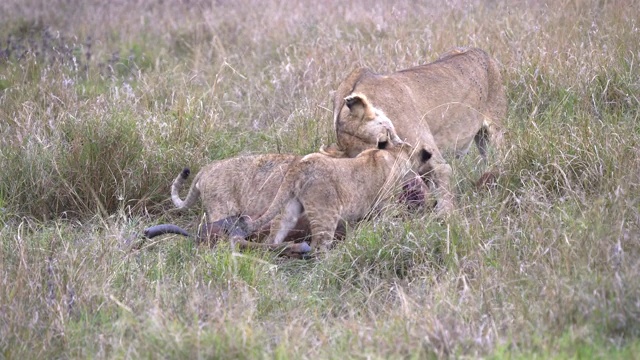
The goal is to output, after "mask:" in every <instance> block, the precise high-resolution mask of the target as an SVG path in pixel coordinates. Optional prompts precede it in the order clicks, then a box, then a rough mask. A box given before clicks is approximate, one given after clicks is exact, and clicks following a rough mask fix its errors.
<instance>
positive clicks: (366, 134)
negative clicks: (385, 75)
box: [337, 93, 402, 157]
mask: <svg viewBox="0 0 640 360" xmlns="http://www.w3.org/2000/svg"><path fill="white" fill-rule="evenodd" d="M344 101H345V105H346V106H347V108H348V109H349V113H348V114H347V118H346V119H345V121H343V122H341V124H343V125H342V127H341V128H340V129H339V131H337V139H338V146H339V147H340V149H345V150H344V154H345V155H346V156H348V157H355V156H356V155H358V154H359V153H360V152H362V151H364V150H366V149H370V148H372V147H374V146H375V145H374V144H378V146H377V147H378V148H385V147H386V146H387V145H388V144H391V145H393V144H400V143H401V142H402V140H401V139H400V137H398V134H397V133H396V130H395V128H394V127H393V123H392V122H391V120H389V118H388V117H387V116H386V115H385V114H384V112H382V110H380V109H377V108H375V107H374V106H372V105H371V103H370V102H369V100H368V99H367V97H366V96H365V95H364V94H360V93H353V94H351V95H349V96H347V97H346V98H344Z"/></svg>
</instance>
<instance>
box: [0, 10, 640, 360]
mask: <svg viewBox="0 0 640 360" xmlns="http://www.w3.org/2000/svg"><path fill="white" fill-rule="evenodd" d="M638 9H640V2H638V1H606V0H593V1H590V0H584V1H582V0H574V1H564V2H560V1H557V2H556V1H549V2H547V3H545V2H544V1H517V0H502V1H486V2H485V1H473V0H470V1H464V0H460V1H423V2H419V1H408V0H406V1H405V0H401V1H397V2H392V1H379V2H372V1H364V0H354V1H334V0H323V1H308V0H302V1H297V2H291V1H279V0H268V1H258V0H235V1H225V0H221V1H201V0H192V1H187V0H184V1H178V0H167V1H150V0H133V1H98V0H87V1H81V0H47V1H44V0H4V1H2V2H0V358H7V359H43V358H229V359H236V358H252V359H253V358H278V359H298V358H442V357H445V358H446V357H455V358H459V357H468V358H477V357H483V358H496V359H501V358H549V357H552V358H594V357H595V358H632V357H633V356H634V354H637V353H639V352H640V340H639V339H638V336H639V335H640V281H639V278H640V242H639V241H640V110H639V109H640V10H638ZM453 46H477V47H481V48H483V49H485V50H487V51H488V52H489V53H490V54H492V55H493V56H494V57H495V58H496V59H497V60H498V61H499V63H500V64H501V66H502V73H503V79H504V85H505V87H506V90H507V95H508V101H509V111H508V117H507V119H505V124H506V128H507V129H508V134H507V137H506V147H505V149H504V150H503V151H499V152H495V153H494V154H493V155H492V157H491V158H490V161H489V164H486V165H485V164H482V163H481V162H480V161H479V159H478V154H477V151H476V150H475V149H474V150H472V152H471V153H470V154H469V155H468V156H467V157H465V158H462V159H458V160H456V159H451V162H452V164H453V167H454V179H455V187H454V188H455V191H456V201H457V204H456V205H457V206H456V210H455V212H454V213H453V214H452V216H451V217H450V218H448V219H447V220H446V221H439V220H438V219H436V218H435V217H434V215H433V213H431V212H429V211H426V212H420V213H410V214H406V213H402V211H401V209H398V210H397V211H395V210H393V209H391V210H392V211H389V212H388V213H385V214H382V215H380V216H378V217H376V218H375V219H373V220H370V221H365V222H363V223H361V224H359V225H358V226H356V227H352V228H350V229H349V235H348V237H347V239H346V241H345V242H343V243H341V244H339V245H338V246H337V247H336V248H335V249H333V250H332V251H331V252H330V253H329V254H328V255H327V256H326V257H324V258H322V259H321V260H314V261H301V260H292V261H286V260H283V259H280V258H276V257H274V256H273V255H271V254H265V253H261V252H243V253H236V252H234V251H232V250H231V249H230V248H229V246H228V245H225V244H221V245H219V246H217V247H216V248H215V249H210V248H208V247H198V246H196V245H194V244H193V242H192V241H189V240H186V239H185V238H181V237H178V236H163V237H159V238H154V239H153V241H147V242H142V241H141V240H139V239H138V238H136V234H138V233H139V232H140V231H141V230H142V229H143V228H145V227H146V226H149V225H153V224H157V223H161V222H173V223H177V224H180V225H182V226H184V227H186V228H188V229H191V230H193V229H195V228H196V226H197V224H198V222H199V220H200V218H201V216H202V208H201V207H198V208H195V209H193V210H191V211H188V212H184V213H179V212H176V211H172V207H173V205H172V204H171V201H170V198H169V187H170V184H171V181H172V179H173V178H174V177H175V176H176V175H177V174H178V173H179V172H180V170H181V169H182V168H183V167H184V166H189V167H191V169H192V170H193V171H194V172H195V171H197V170H198V169H199V168H200V167H201V166H203V165H204V164H206V163H208V162H210V161H212V160H214V159H222V158H227V157H231V156H235V155H239V154H250V153H266V152H286V153H296V154H306V153H309V152H313V151H316V150H317V149H318V148H319V147H320V146H321V145H322V144H328V143H331V142H332V141H334V140H335V134H334V132H333V124H332V119H331V110H332V104H331V94H332V90H333V89H335V88H336V87H337V85H338V84H339V82H340V81H341V80H342V79H343V78H344V77H345V76H346V75H347V74H348V73H349V72H350V71H351V70H352V69H353V68H355V67H356V66H360V65H366V66H369V67H371V68H372V69H374V70H376V71H378V72H388V71H393V70H396V69H400V68H405V67H409V66H412V65H417V64H423V63H426V62H430V61H433V60H435V59H436V58H437V56H438V54H439V53H442V52H444V51H446V50H448V49H450V48H451V47H453ZM486 167H495V168H497V169H500V176H499V177H498V179H497V185H496V186H495V187H494V188H492V189H489V190H478V189H476V188H475V187H474V182H475V180H476V179H478V178H479V177H480V175H481V174H482V172H483V171H484V168H486Z"/></svg>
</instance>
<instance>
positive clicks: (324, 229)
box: [307, 209, 340, 251]
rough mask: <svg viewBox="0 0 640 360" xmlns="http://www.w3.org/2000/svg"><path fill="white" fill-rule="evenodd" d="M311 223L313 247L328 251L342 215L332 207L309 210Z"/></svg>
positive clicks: (308, 214)
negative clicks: (331, 208) (332, 209)
mask: <svg viewBox="0 0 640 360" xmlns="http://www.w3.org/2000/svg"><path fill="white" fill-rule="evenodd" d="M307 216H308V217H309V221H310V223H311V248H312V249H313V250H314V251H315V250H320V251H326V250H328V249H329V246H330V245H331V243H332V242H333V238H334V237H335V235H336V230H337V228H338V225H339V224H340V215H339V214H338V213H336V212H333V211H331V210H330V209H322V210H317V211H308V212H307Z"/></svg>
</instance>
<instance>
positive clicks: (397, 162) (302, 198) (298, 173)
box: [248, 145, 430, 249]
mask: <svg viewBox="0 0 640 360" xmlns="http://www.w3.org/2000/svg"><path fill="white" fill-rule="evenodd" d="M429 157H430V154H428V153H426V152H425V151H422V152H421V153H419V154H416V153H414V152H413V149H411V147H410V146H408V145H400V146H393V147H391V148H389V149H388V150H378V149H369V150H365V151H364V152H362V153H360V154H358V155H357V156H356V157H355V158H334V157H330V156H327V155H325V154H322V153H314V154H310V155H307V156H305V157H304V158H303V159H302V160H300V161H299V162H298V163H296V164H295V165H293V166H292V167H291V168H290V169H289V171H288V172H287V174H286V176H285V178H284V180H283V182H282V185H281V186H280V189H279V190H278V193H277V195H276V196H275V199H274V200H273V202H272V203H271V205H270V206H269V209H268V210H267V211H266V212H265V213H264V214H263V215H262V216H261V217H260V218H258V219H254V220H253V221H251V220H250V221H249V222H248V229H249V231H253V230H255V229H259V228H261V227H263V226H264V225H265V224H267V223H270V222H272V221H273V220H274V219H275V218H276V216H277V215H279V214H280V215H281V216H280V217H279V219H277V220H276V221H273V222H272V228H271V232H270V235H269V239H270V240H268V242H271V243H273V244H279V243H281V242H282V241H283V239H284V237H285V235H286V234H287V233H288V231H289V229H290V228H291V227H292V226H293V225H295V224H296V222H297V221H298V219H299V218H300V217H302V216H304V217H306V218H307V219H308V220H309V223H310V225H311V248H312V249H318V248H322V249H324V248H326V247H327V246H328V244H329V243H330V242H331V240H332V238H333V236H334V232H335V230H336V227H337V226H338V224H339V223H340V222H353V221H357V220H360V219H362V218H364V217H365V216H366V215H367V214H368V213H369V212H371V211H372V210H373V209H374V207H376V205H378V206H381V205H382V204H384V203H385V202H386V201H387V200H389V199H390V198H391V197H392V195H393V194H395V193H396V192H395V191H394V187H398V186H400V185H401V184H402V183H403V182H406V180H407V179H410V178H412V177H413V178H415V176H416V175H415V173H414V172H413V169H417V168H419V167H420V166H421V165H423V163H424V162H426V161H428V159H429Z"/></svg>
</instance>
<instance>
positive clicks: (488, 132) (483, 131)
mask: <svg viewBox="0 0 640 360" xmlns="http://www.w3.org/2000/svg"><path fill="white" fill-rule="evenodd" d="M473 140H474V141H475V143H476V146H477V147H478V152H479V153H480V156H482V158H483V159H484V160H485V161H486V160H487V154H488V152H489V145H491V146H493V147H494V148H496V149H499V148H500V147H501V146H502V130H501V129H500V128H499V127H498V126H497V125H496V124H493V123H489V124H484V125H483V126H482V128H480V131H478V133H477V134H476V136H475V137H474V138H473Z"/></svg>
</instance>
